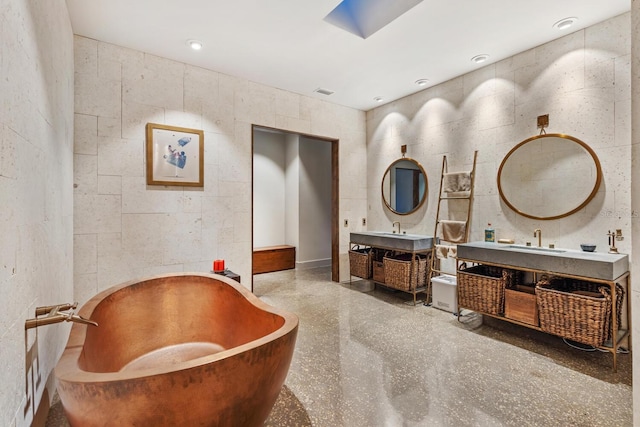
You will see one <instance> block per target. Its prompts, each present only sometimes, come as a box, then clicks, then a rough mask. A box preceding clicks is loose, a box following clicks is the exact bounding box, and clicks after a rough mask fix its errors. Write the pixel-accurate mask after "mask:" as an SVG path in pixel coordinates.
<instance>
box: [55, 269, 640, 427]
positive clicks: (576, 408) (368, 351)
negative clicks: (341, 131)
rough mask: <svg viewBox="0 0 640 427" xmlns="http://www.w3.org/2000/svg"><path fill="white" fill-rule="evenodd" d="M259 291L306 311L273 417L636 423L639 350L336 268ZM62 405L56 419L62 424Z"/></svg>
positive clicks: (323, 421) (371, 422)
mask: <svg viewBox="0 0 640 427" xmlns="http://www.w3.org/2000/svg"><path fill="white" fill-rule="evenodd" d="M254 292H255V294H256V295H257V296H259V297H260V298H262V299H263V300H264V301H265V302H267V303H268V304H271V305H274V306H278V307H282V308H285V309H288V310H290V311H292V312H294V313H296V314H298V316H299V317H300V327H299V332H298V341H297V345H296V351H295V354H294V358H293V362H292V365H291V369H290V371H289V375H288V377H287V380H286V387H285V389H284V390H283V392H282V393H281V395H280V398H279V399H278V401H277V402H276V405H275V407H274V410H273V411H272V413H271V415H270V417H269V419H268V421H267V423H266V425H267V426H296V427H304V426H311V425H312V426H318V427H324V426H327V427H337V426H354V427H355V426H367V427H369V426H371V427H373V426H381V427H382V426H385V427H387V426H392V427H395V426H406V427H411V426H456V427H463V426H581V427H586V426H631V425H632V392H631V357H630V355H629V354H620V355H619V358H618V363H619V368H618V372H617V373H613V372H612V369H611V360H612V355H611V354H610V353H602V352H600V351H591V352H588V351H580V350H577V349H574V348H571V347H569V346H568V345H566V344H565V343H564V342H563V341H562V339H560V338H557V337H553V336H550V335H547V334H544V333H541V332H537V331H533V330H530V329H528V328H524V327H520V326H517V325H512V324H510V323H507V322H503V321H500V320H496V319H490V318H486V317H485V318H484V319H482V317H480V316H477V315H475V314H472V315H469V316H466V317H465V318H464V319H463V320H464V321H463V322H459V321H458V320H457V318H456V317H455V316H453V315H452V314H451V313H448V312H445V311H441V310H438V309H435V308H431V307H425V306H424V305H418V306H413V305H411V304H409V301H410V300H411V295H409V294H405V293H402V292H394V291H391V290H388V289H385V288H380V287H377V288H375V289H373V287H372V285H371V284H370V283H369V282H366V281H358V282H353V283H352V285H349V284H348V283H346V284H338V283H334V282H331V281H330V272H329V270H328V269H314V270H307V271H295V270H289V271H282V272H277V273H269V274H262V275H257V276H255V279H254ZM65 425H67V424H66V421H64V416H62V415H61V408H60V404H59V403H57V404H56V405H54V407H53V408H52V411H51V412H50V416H49V421H48V423H47V426H50V427H59V426H65Z"/></svg>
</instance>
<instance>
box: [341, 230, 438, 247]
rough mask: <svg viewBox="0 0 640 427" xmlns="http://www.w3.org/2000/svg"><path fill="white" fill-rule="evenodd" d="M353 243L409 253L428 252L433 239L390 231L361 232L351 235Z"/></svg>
mask: <svg viewBox="0 0 640 427" xmlns="http://www.w3.org/2000/svg"><path fill="white" fill-rule="evenodd" d="M350 240H351V243H357V244H361V245H367V246H374V247H378V248H382V249H391V250H398V251H407V252H420V251H428V250H429V249H431V248H432V247H433V237H431V236H423V235H420V234H398V233H392V232H389V231H361V232H357V233H351V237H350Z"/></svg>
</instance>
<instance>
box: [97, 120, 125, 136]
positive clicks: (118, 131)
mask: <svg viewBox="0 0 640 427" xmlns="http://www.w3.org/2000/svg"><path fill="white" fill-rule="evenodd" d="M97 134H98V136H100V137H108V138H122V119H121V118H120V117H98V129H97Z"/></svg>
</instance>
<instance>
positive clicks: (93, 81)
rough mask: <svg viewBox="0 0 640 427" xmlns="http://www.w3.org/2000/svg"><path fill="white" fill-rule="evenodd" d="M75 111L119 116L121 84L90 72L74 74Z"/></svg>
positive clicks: (95, 114) (120, 110) (94, 114)
mask: <svg viewBox="0 0 640 427" xmlns="http://www.w3.org/2000/svg"><path fill="white" fill-rule="evenodd" d="M75 112H76V113H77V114H88V115H92V116H104V117H120V116H121V112H122V109H121V84H120V83H119V82H117V81H112V80H104V79H100V78H98V77H97V76H93V75H90V74H76V79H75Z"/></svg>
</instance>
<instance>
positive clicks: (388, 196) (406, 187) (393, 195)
mask: <svg viewBox="0 0 640 427" xmlns="http://www.w3.org/2000/svg"><path fill="white" fill-rule="evenodd" d="M426 197H427V174H426V173H425V171H424V169H423V168H422V165H420V163H418V162H417V161H415V160H413V159H410V158H408V157H404V158H402V159H399V160H396V161H395V162H393V163H391V165H390V166H389V167H388V168H387V171H386V172H385V173H384V176H383V178H382V200H384V204H385V205H386V206H387V208H389V209H390V210H391V211H392V212H394V213H397V214H399V215H408V214H410V213H413V212H415V211H416V210H417V209H418V208H419V207H420V206H422V204H423V203H424V201H425V199H426Z"/></svg>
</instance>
